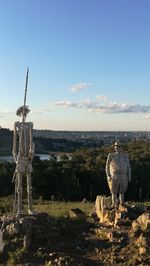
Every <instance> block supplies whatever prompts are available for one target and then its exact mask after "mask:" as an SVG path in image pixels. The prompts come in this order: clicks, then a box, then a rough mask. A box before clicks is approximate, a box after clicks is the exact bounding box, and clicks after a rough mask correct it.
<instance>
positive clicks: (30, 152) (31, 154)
mask: <svg viewBox="0 0 150 266" xmlns="http://www.w3.org/2000/svg"><path fill="white" fill-rule="evenodd" d="M33 154H34V152H33V150H29V159H30V160H32V159H33Z"/></svg>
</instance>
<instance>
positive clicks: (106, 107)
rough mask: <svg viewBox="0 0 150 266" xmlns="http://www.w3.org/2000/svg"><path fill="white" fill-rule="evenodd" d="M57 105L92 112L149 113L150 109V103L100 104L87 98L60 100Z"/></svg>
mask: <svg viewBox="0 0 150 266" xmlns="http://www.w3.org/2000/svg"><path fill="white" fill-rule="evenodd" d="M55 105H57V106H59V107H68V108H69V107H74V108H80V109H87V110H89V112H92V113H98V112H99V113H105V114H113V113H116V114H117V113H147V112H149V111H150V105H140V104H127V103H115V102H109V103H107V104H100V102H99V101H95V102H93V101H91V100H90V99H85V100H82V101H78V102H71V101H58V102H56V103H55Z"/></svg>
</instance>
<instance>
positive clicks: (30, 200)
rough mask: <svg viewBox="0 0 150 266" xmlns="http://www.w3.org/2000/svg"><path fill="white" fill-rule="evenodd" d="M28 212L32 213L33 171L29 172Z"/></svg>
mask: <svg viewBox="0 0 150 266" xmlns="http://www.w3.org/2000/svg"><path fill="white" fill-rule="evenodd" d="M27 194H28V195H27V196H28V213H29V214H32V213H33V212H32V183H31V173H28V174H27Z"/></svg>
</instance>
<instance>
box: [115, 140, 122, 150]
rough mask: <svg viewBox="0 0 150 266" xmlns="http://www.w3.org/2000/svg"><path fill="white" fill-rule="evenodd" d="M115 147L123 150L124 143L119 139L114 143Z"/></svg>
mask: <svg viewBox="0 0 150 266" xmlns="http://www.w3.org/2000/svg"><path fill="white" fill-rule="evenodd" d="M114 149H115V151H121V150H122V144H121V143H120V142H119V141H116V142H115V143H114Z"/></svg>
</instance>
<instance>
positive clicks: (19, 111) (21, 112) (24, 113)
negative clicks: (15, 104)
mask: <svg viewBox="0 0 150 266" xmlns="http://www.w3.org/2000/svg"><path fill="white" fill-rule="evenodd" d="M29 112H30V109H29V107H28V106H27V105H25V106H23V105H22V106H20V107H19V108H18V109H17V111H16V115H17V116H25V117H26V116H27V114H28V113H29Z"/></svg>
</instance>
